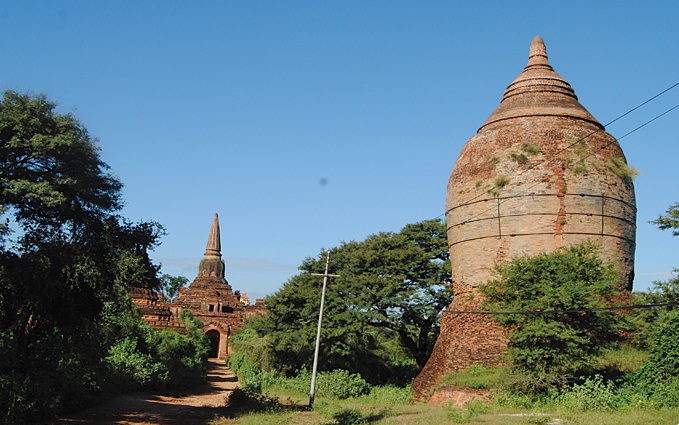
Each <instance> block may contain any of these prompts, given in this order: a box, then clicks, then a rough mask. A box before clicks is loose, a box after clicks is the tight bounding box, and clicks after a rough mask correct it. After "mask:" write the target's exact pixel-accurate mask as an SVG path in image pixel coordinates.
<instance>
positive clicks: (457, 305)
mask: <svg viewBox="0 0 679 425" xmlns="http://www.w3.org/2000/svg"><path fill="white" fill-rule="evenodd" d="M481 301H482V297H481V296H480V295H479V294H478V293H477V290H473V291H472V292H469V293H467V294H460V295H456V296H455V299H454V300H453V302H452V303H451V304H450V307H448V309H447V311H444V312H443V313H442V314H441V334H440V335H439V338H438V340H437V341H436V346H435V348H434V352H433V353H432V355H431V357H430V358H429V361H428V362H427V364H426V366H425V367H424V368H423V369H422V371H421V372H420V373H419V375H418V376H417V379H416V380H415V382H413V387H412V389H413V392H414V393H415V395H416V397H420V398H421V397H426V396H429V395H430V393H431V392H432V391H433V390H434V389H435V388H436V385H437V382H438V379H439V378H440V377H441V376H442V375H444V374H445V373H450V372H456V371H460V370H464V369H467V368H469V367H470V366H472V365H474V364H486V365H494V364H498V363H500V362H501V361H502V356H503V354H504V353H505V349H506V347H507V339H506V337H505V334H504V332H503V331H502V328H501V327H500V326H498V325H497V324H496V323H495V322H494V321H493V320H492V317H491V316H489V315H481V314H468V313H464V312H472V311H478V310H479V306H480V304H481Z"/></svg>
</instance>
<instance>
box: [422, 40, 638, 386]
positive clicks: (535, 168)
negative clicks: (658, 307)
mask: <svg viewBox="0 0 679 425" xmlns="http://www.w3.org/2000/svg"><path fill="white" fill-rule="evenodd" d="M446 223H447V229H448V244H449V249H450V262H451V271H452V280H453V292H454V295H455V297H454V299H453V301H452V302H451V304H450V306H449V307H448V309H447V311H445V312H443V313H442V316H441V332H440V335H439V338H438V340H437V342H436V345H435V347H434V350H433V353H432V355H431V358H430V359H429V361H428V363H427V365H426V366H425V367H424V368H423V370H422V371H421V373H420V374H419V375H418V376H417V378H416V379H415V382H414V383H413V391H414V392H415V394H416V396H418V397H424V396H426V395H427V394H429V393H430V392H431V391H432V390H433V389H435V387H436V385H437V382H438V379H439V378H440V377H441V376H442V375H444V374H446V373H449V372H454V371H459V370H463V369H466V368H469V367H471V366H473V365H475V364H497V363H498V362H500V361H502V358H503V354H504V353H505V351H506V346H507V340H506V336H505V333H504V331H503V330H502V329H501V328H500V327H498V326H497V325H495V324H494V322H493V321H492V317H491V316H489V315H480V314H470V313H469V312H474V311H478V308H479V306H480V303H481V295H480V294H479V293H478V289H477V288H478V287H479V285H482V284H484V283H485V282H487V281H488V280H490V279H492V278H495V277H496V276H495V275H494V271H495V268H496V266H497V265H498V264H501V263H503V262H506V261H510V260H511V259H513V258H516V257H520V256H524V255H535V254H538V253H541V252H551V251H554V250H556V249H558V248H560V247H562V246H566V245H571V244H578V243H581V242H584V241H587V240H591V241H593V242H595V243H596V244H598V245H599V246H600V247H601V256H602V259H604V260H605V261H612V262H614V263H616V264H617V265H618V266H619V270H620V287H621V289H627V290H631V289H632V281H633V278H634V251H635V238H636V200H635V195H634V186H633V184H632V180H631V173H630V169H629V167H628V166H627V162H626V159H625V156H624V154H623V152H622V149H621V147H620V145H619V144H618V142H617V140H616V139H615V138H614V137H613V136H611V135H610V134H608V133H607V132H606V131H605V129H604V127H603V126H602V125H601V124H600V123H599V122H598V121H597V120H596V119H595V118H594V117H593V116H592V115H591V114H590V113H589V112H588V111H587V110H586V109H585V108H584V107H583V106H582V105H581V104H580V103H579V102H578V98H577V96H576V95H575V92H574V90H573V89H572V87H571V86H570V85H569V84H568V83H567V82H566V81H565V80H564V79H563V78H562V77H561V76H560V75H559V74H557V73H556V72H555V71H554V69H553V68H552V67H551V65H550V64H549V61H548V59H547V51H546V48H545V46H544V43H543V41H542V39H541V38H540V37H536V38H535V39H534V40H533V43H532V44H531V48H530V52H529V58H528V64H527V65H526V67H525V68H524V70H523V72H521V74H520V75H519V76H518V77H517V78H516V79H515V80H514V81H513V82H512V83H511V84H510V85H509V86H508V87H507V89H506V90H505V93H504V95H503V97H502V100H501V102H500V105H499V106H498V107H497V108H496V109H495V111H494V112H493V113H492V114H491V115H490V117H489V118H488V119H487V120H486V121H485V123H484V124H483V125H482V126H481V128H479V130H478V132H477V134H476V135H474V136H473V137H472V138H471V139H469V140H468V141H467V143H466V144H465V145H464V147H463V148H462V151H461V152H460V154H459V156H458V158H457V161H456V163H455V166H454V168H453V171H452V173H451V176H450V179H449V181H448V190H447V197H446ZM465 312H466V313H465Z"/></svg>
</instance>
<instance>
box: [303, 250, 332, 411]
mask: <svg viewBox="0 0 679 425" xmlns="http://www.w3.org/2000/svg"><path fill="white" fill-rule="evenodd" d="M328 264H330V251H328V256H327V257H326V259H325V273H323V274H319V273H311V274H312V275H313V276H323V290H322V291H321V308H320V310H319V312H318V331H317V332H316V350H315V351H314V366H313V368H312V370H311V391H310V392H309V408H312V407H313V406H314V396H315V395H316V370H317V369H318V351H319V349H320V346H321V323H322V322H323V304H324V302H325V288H326V287H327V285H328V277H329V276H333V277H336V276H339V275H337V274H328Z"/></svg>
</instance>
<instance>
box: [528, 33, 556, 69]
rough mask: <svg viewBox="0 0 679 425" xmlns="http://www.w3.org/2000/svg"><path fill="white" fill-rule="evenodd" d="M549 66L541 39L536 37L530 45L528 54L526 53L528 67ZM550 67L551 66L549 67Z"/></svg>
mask: <svg viewBox="0 0 679 425" xmlns="http://www.w3.org/2000/svg"><path fill="white" fill-rule="evenodd" d="M535 65H547V66H550V65H549V59H547V48H546V47H545V42H544V41H542V37H540V36H539V35H536V36H535V38H534V39H533V42H532V43H531V45H530V52H529V53H528V65H527V66H535ZM550 67H551V66H550Z"/></svg>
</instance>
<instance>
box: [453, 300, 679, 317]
mask: <svg viewBox="0 0 679 425" xmlns="http://www.w3.org/2000/svg"><path fill="white" fill-rule="evenodd" d="M675 305H679V303H676V302H671V303H662V304H636V305H628V306H617V307H599V308H571V309H568V310H541V309H537V310H532V311H478V310H473V311H467V310H444V311H443V312H444V313H450V314H475V315H500V314H503V315H505V314H516V315H524V316H531V315H544V314H573V313H593V312H596V311H616V310H635V309H641V308H655V307H668V306H675Z"/></svg>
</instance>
